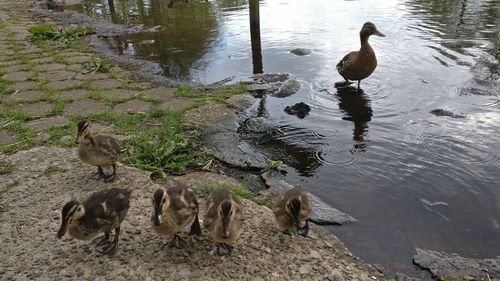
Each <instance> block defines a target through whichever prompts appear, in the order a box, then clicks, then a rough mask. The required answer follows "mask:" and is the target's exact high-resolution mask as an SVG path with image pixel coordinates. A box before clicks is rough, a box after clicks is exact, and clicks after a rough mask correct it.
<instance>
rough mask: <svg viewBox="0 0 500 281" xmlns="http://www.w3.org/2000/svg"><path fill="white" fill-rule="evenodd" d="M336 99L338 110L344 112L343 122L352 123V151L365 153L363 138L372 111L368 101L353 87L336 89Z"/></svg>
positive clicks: (360, 91)
mask: <svg viewBox="0 0 500 281" xmlns="http://www.w3.org/2000/svg"><path fill="white" fill-rule="evenodd" d="M336 97H337V99H338V101H339V109H340V110H342V111H343V112H344V116H343V117H342V119H343V120H349V121H352V122H353V123H354V129H353V136H352V139H353V140H354V142H355V143H354V150H355V151H365V149H366V146H367V145H366V141H365V136H366V135H367V134H368V122H370V121H371V120H372V115H373V110H372V107H371V105H370V99H369V98H368V96H367V95H366V94H365V93H364V91H363V90H362V89H359V90H358V89H357V88H355V87H351V86H348V87H339V88H337V94H336Z"/></svg>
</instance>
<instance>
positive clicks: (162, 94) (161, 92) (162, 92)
mask: <svg viewBox="0 0 500 281" xmlns="http://www.w3.org/2000/svg"><path fill="white" fill-rule="evenodd" d="M176 92H177V89H176V88H170V87H157V88H153V89H148V90H145V91H144V96H146V97H149V98H153V99H158V100H161V101H169V100H171V99H172V98H174V97H175V96H176Z"/></svg>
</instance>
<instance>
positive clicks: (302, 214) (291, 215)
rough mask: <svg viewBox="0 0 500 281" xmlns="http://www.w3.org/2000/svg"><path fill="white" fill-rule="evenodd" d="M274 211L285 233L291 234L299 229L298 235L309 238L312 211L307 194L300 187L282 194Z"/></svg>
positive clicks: (275, 204) (274, 206)
mask: <svg viewBox="0 0 500 281" xmlns="http://www.w3.org/2000/svg"><path fill="white" fill-rule="evenodd" d="M272 209H273V212H274V216H275V217H276V221H277V222H278V225H279V226H280V227H281V228H282V229H283V233H285V234H291V231H292V230H293V229H297V233H298V234H300V235H302V236H304V237H305V236H307V233H308V232H309V222H308V220H309V218H310V217H311V213H312V210H311V206H310V205H309V199H308V197H307V194H306V193H305V192H304V191H303V190H302V189H301V188H300V187H294V188H292V189H289V190H287V191H285V192H284V193H283V194H281V195H280V197H278V200H277V201H276V202H275V203H274V205H273V208H272Z"/></svg>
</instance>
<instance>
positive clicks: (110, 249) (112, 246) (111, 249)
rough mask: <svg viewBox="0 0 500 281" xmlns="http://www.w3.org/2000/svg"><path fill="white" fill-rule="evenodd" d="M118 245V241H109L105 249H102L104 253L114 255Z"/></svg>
mask: <svg viewBox="0 0 500 281" xmlns="http://www.w3.org/2000/svg"><path fill="white" fill-rule="evenodd" d="M117 245H118V241H113V242H111V243H109V244H108V245H107V246H106V247H104V249H103V250H102V253H103V254H105V255H114V254H115V253H116V249H117V248H118V247H117Z"/></svg>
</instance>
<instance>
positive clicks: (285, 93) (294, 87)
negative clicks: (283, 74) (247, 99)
mask: <svg viewBox="0 0 500 281" xmlns="http://www.w3.org/2000/svg"><path fill="white" fill-rule="evenodd" d="M299 90H300V83H299V81H297V80H293V79H290V80H288V81H286V82H285V83H284V84H283V86H281V88H280V89H279V90H278V92H276V93H274V94H273V96H275V97H278V98H286V97H289V96H291V95H293V94H296V93H297V92H298V91H299Z"/></svg>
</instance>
